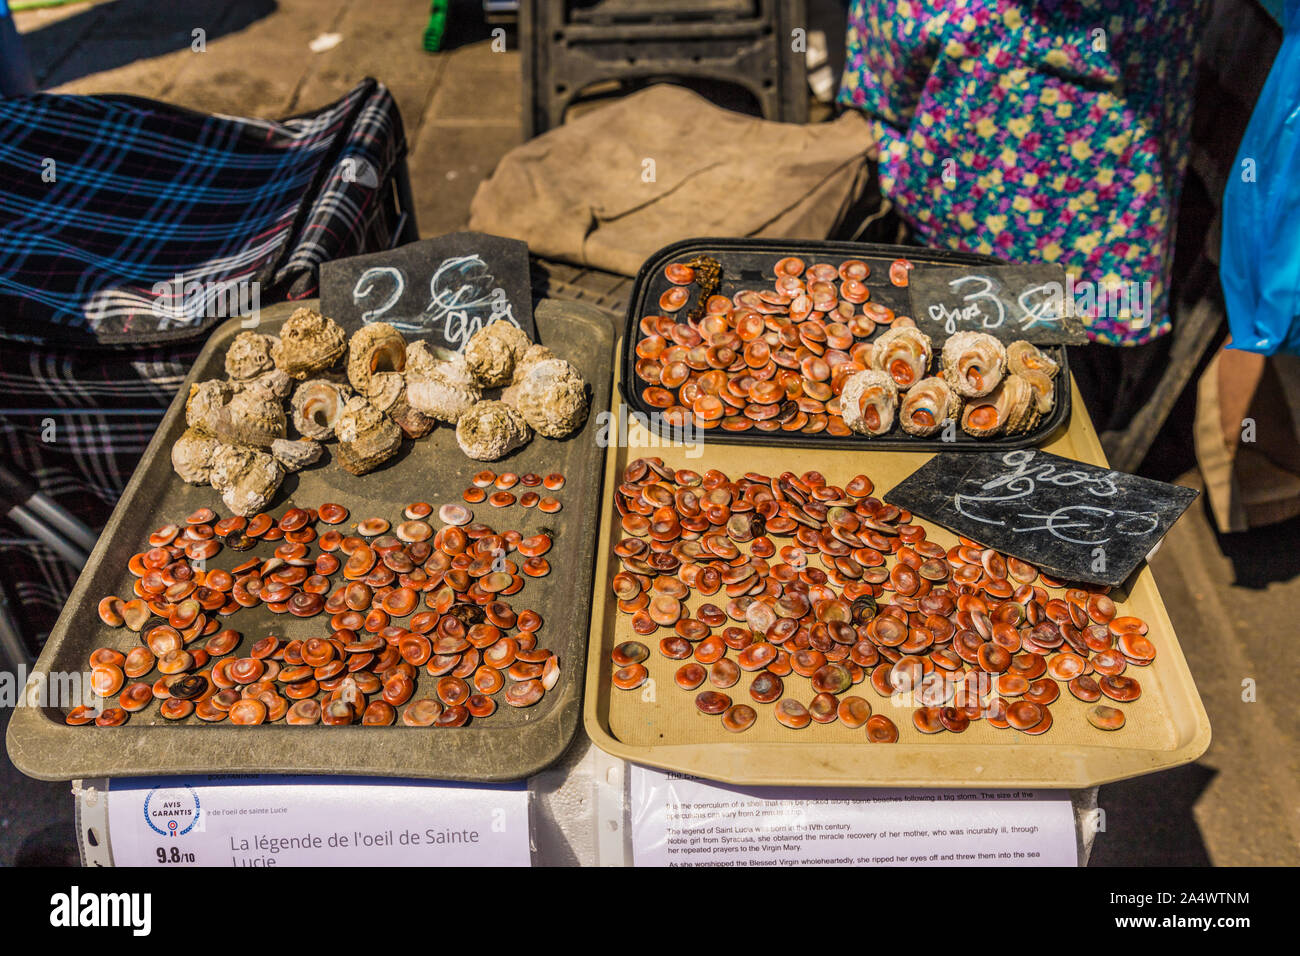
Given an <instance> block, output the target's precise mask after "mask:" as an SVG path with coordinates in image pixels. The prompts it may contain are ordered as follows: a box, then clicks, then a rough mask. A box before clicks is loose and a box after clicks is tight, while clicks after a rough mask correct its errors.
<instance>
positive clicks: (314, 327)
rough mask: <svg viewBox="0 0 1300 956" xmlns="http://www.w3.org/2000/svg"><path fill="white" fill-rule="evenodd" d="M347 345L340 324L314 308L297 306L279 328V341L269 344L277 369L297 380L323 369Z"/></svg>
mask: <svg viewBox="0 0 1300 956" xmlns="http://www.w3.org/2000/svg"><path fill="white" fill-rule="evenodd" d="M346 347H347V342H346V336H344V334H343V329H342V328H341V327H340V326H339V324H338V323H337V322H335V321H333V320H332V319H327V318H325V316H323V315H321V314H320V313H319V312H317V311H315V310H314V309H296V310H294V313H293V315H291V316H289V319H288V321H287V322H285V323H284V325H283V326H281V327H280V341H279V342H277V343H275V344H274V345H272V346H271V358H272V359H273V360H274V361H275V366H276V368H279V369H282V370H283V371H284V372H286V373H288V374H289V375H291V376H293V377H294V378H296V379H298V380H300V381H301V380H302V379H305V378H307V377H308V376H310V375H313V374H315V373H316V372H323V371H324V370H325V369H327V368H329V367H330V366H331V365H333V364H334V363H335V362H337V361H338V360H339V356H341V355H342V354H343V350H344V349H345V348H346Z"/></svg>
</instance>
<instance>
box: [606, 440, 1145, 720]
mask: <svg viewBox="0 0 1300 956" xmlns="http://www.w3.org/2000/svg"><path fill="white" fill-rule="evenodd" d="M873 491H874V486H873V484H872V482H871V480H870V479H869V478H867V477H866V476H865V475H857V476H856V477H854V478H853V479H851V480H850V481H849V482H848V483H847V484H846V485H844V486H843V487H839V486H835V485H830V484H828V483H827V481H826V479H825V478H824V477H823V476H822V475H821V474H819V473H817V472H815V471H809V472H805V473H804V474H803V475H795V474H792V473H790V472H786V473H785V474H782V475H779V476H777V477H775V478H772V477H769V476H766V475H760V474H754V473H747V474H745V475H744V476H743V477H741V478H739V479H737V480H732V479H730V478H729V477H728V476H726V475H725V474H723V473H722V472H720V471H716V470H711V471H708V472H706V473H704V474H703V475H700V474H697V473H695V472H693V471H689V470H684V469H683V470H673V469H672V468H669V467H667V466H666V465H664V463H663V461H662V460H660V459H658V458H639V459H636V460H635V461H632V462H631V463H630V464H628V466H627V468H626V469H625V470H624V472H623V476H622V481H621V483H620V484H619V485H618V487H617V488H616V489H615V490H614V503H615V505H616V507H617V509H618V513H619V515H620V516H621V520H622V527H623V530H624V531H625V532H626V533H627V535H628V537H626V538H624V539H622V540H621V541H619V542H618V544H617V545H616V546H615V547H614V553H615V554H616V555H617V556H618V557H619V559H620V560H621V562H622V566H623V570H622V571H620V572H619V573H617V574H616V575H615V576H614V578H613V581H612V587H613V591H614V594H615V595H616V596H617V598H618V607H619V610H620V611H622V612H623V613H624V614H628V615H630V616H631V627H632V630H633V631H634V632H635V633H636V634H637V635H640V636H642V637H646V638H651V637H657V638H659V644H658V649H659V653H660V654H661V655H662V656H664V657H666V658H668V659H670V660H674V661H682V662H683V663H682V665H681V667H680V668H679V669H678V670H677V672H676V676H675V680H676V683H677V684H678V685H679V686H680V687H682V688H683V689H684V690H688V691H696V690H697V689H698V688H700V687H701V686H703V684H704V683H705V681H706V680H707V681H708V682H709V683H710V684H711V686H712V688H713V689H709V690H704V691H699V692H698V693H697V695H696V698H695V704H696V707H697V708H698V709H699V710H700V711H701V712H702V713H705V714H716V715H720V716H721V717H722V720H723V725H724V726H725V727H726V728H727V729H728V730H733V731H737V732H739V731H743V730H745V729H747V728H748V727H750V726H752V725H753V724H754V723H755V721H756V720H757V717H758V713H757V711H756V710H755V708H754V707H752V706H750V704H748V703H739V704H738V703H734V702H733V700H732V698H731V697H730V696H729V695H728V694H726V693H724V691H726V690H729V689H731V688H733V687H736V686H737V685H738V684H739V683H740V681H741V678H742V677H743V676H744V675H746V674H748V675H751V677H750V679H749V680H748V681H747V684H748V686H747V687H746V690H747V691H748V694H749V697H750V698H751V699H752V700H753V702H754V703H756V704H760V705H773V708H772V709H773V715H774V716H775V718H776V720H777V721H778V722H780V723H781V724H783V725H784V726H786V727H790V728H792V729H799V728H803V727H807V726H808V725H809V724H810V723H812V722H818V723H832V722H835V721H839V722H840V723H842V724H845V725H847V726H849V727H854V728H856V727H862V726H864V725H865V727H866V733H867V738H868V739H869V740H871V741H875V742H893V741H896V740H897V739H898V728H897V726H896V725H895V724H894V722H893V721H892V720H891V719H890V718H889V717H887V716H885V715H883V714H874V715H873V714H872V708H871V704H870V702H869V701H868V700H867V699H866V698H865V697H862V696H861V695H858V694H854V693H851V691H852V689H853V688H854V687H856V686H858V685H865V684H866V683H870V685H871V687H872V689H873V691H874V692H875V693H876V694H878V695H879V696H881V697H883V698H887V699H890V700H891V703H892V704H894V705H895V706H900V707H910V708H912V714H911V716H912V722H913V725H914V726H915V727H916V729H917V730H919V731H921V732H922V733H927V734H929V733H939V732H941V731H945V730H946V731H950V732H952V733H961V732H962V731H964V730H965V729H966V728H967V727H969V726H970V723H971V721H975V720H987V721H988V723H989V724H990V725H991V726H993V727H996V728H999V729H1006V728H1013V729H1015V730H1018V731H1021V732H1022V733H1025V734H1031V735H1037V734H1042V733H1045V732H1046V731H1047V730H1048V729H1050V728H1051V726H1052V711H1051V708H1050V705H1051V704H1052V702H1053V701H1055V700H1056V699H1057V698H1058V697H1059V696H1060V694H1061V689H1060V686H1059V685H1061V684H1064V685H1066V687H1067V689H1068V691H1069V692H1070V693H1071V694H1072V695H1073V696H1075V697H1076V698H1078V699H1079V700H1081V701H1084V702H1087V703H1091V704H1094V705H1095V706H1094V707H1092V708H1091V709H1090V710H1089V711H1088V716H1087V719H1088V721H1089V723H1091V724H1092V725H1093V726H1094V727H1096V728H1098V729H1100V730H1118V729H1119V728H1120V727H1122V726H1123V725H1124V721H1125V718H1124V713H1123V710H1122V709H1120V708H1118V707H1113V706H1110V705H1109V704H1098V703H1097V702H1098V701H1100V700H1101V699H1102V698H1103V697H1105V698H1108V699H1109V700H1110V701H1111V702H1115V703H1128V702H1130V701H1133V700H1136V699H1137V698H1138V696H1139V695H1140V693H1141V686H1140V685H1139V683H1138V681H1137V680H1136V679H1135V678H1134V677H1132V676H1131V675H1129V674H1127V673H1126V671H1127V670H1128V669H1129V667H1130V666H1132V667H1143V666H1145V665H1147V664H1150V663H1151V661H1152V660H1153V659H1154V658H1155V653H1156V652H1155V647H1154V646H1153V645H1152V643H1151V641H1150V640H1148V638H1147V637H1146V633H1147V625H1146V624H1145V623H1144V622H1143V621H1142V620H1140V619H1139V618H1136V617H1131V616H1119V615H1117V612H1116V607H1115V604H1114V602H1113V601H1112V600H1111V599H1110V598H1109V597H1107V596H1106V594H1105V593H1104V591H1103V590H1099V589H1087V588H1082V587H1067V586H1066V585H1065V583H1064V582H1061V581H1056V580H1053V579H1050V578H1048V577H1047V576H1046V575H1042V574H1040V573H1039V571H1038V569H1036V568H1035V567H1033V566H1032V565H1029V564H1026V563H1025V562H1023V561H1020V560H1017V559H1016V558H1014V557H1006V556H1004V555H1002V554H1000V553H999V552H997V551H995V550H993V549H991V548H984V547H981V546H980V545H979V544H977V543H976V542H974V541H970V540H968V539H966V538H960V539H959V541H960V543H959V544H958V545H957V546H955V547H953V548H950V549H945V548H943V547H942V546H940V545H938V544H936V543H934V542H932V541H927V540H926V531H925V528H924V527H923V526H922V525H920V524H916V523H913V522H912V516H911V514H910V513H908V512H907V511H905V510H902V509H900V508H898V507H896V506H895V505H891V504H887V503H885V502H882V501H880V500H879V499H877V498H875V497H873V496H872V492H873ZM774 538H777V539H788V543H786V544H781V545H779V544H778V542H777V541H775V540H773V539H774ZM815 565H820V567H817V566H815ZM1049 588H1050V589H1052V590H1049ZM692 592H694V593H695V594H697V595H698V596H700V597H702V598H703V599H704V602H703V603H699V604H698V605H697V606H695V608H694V611H693V613H692V611H690V610H689V609H688V601H689V600H690V599H691V597H692ZM886 597H887V598H888V600H885V599H886ZM649 654H650V649H649V647H647V646H646V645H645V644H643V643H642V642H641V641H638V640H630V641H624V642H622V643H620V644H619V645H618V646H616V647H615V648H614V650H613V653H612V661H613V664H614V668H615V670H614V674H613V683H614V685H615V686H616V687H618V688H621V689H624V690H632V689H634V688H636V687H639V686H640V685H641V684H643V683H644V682H645V681H646V680H647V678H648V677H649V671H648V669H647V668H646V666H645V664H644V661H645V660H646V659H647V658H648V656H649ZM791 674H795V675H798V677H800V678H805V679H806V680H807V681H808V683H809V685H810V690H811V699H805V700H800V699H796V698H795V697H794V696H787V687H786V681H787V680H788V679H789V677H790V675H791ZM800 686H803V685H802V684H801V685H800Z"/></svg>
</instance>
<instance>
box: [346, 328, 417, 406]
mask: <svg viewBox="0 0 1300 956" xmlns="http://www.w3.org/2000/svg"><path fill="white" fill-rule="evenodd" d="M405 370H406V339H404V338H402V333H401V332H398V331H397V329H395V328H393V327H392V326H391V325H389V324H388V323H387V322H374V323H372V324H370V325H363V326H362V327H361V328H359V329H357V331H355V332H353V333H352V340H351V341H350V342H348V381H349V382H351V383H352V387H353V388H355V389H356V390H357V394H358V395H364V396H366V397H367V398H369V397H370V380H371V378H372V377H373V376H374V375H375V374H376V373H382V372H399V373H400V372H403V371H405Z"/></svg>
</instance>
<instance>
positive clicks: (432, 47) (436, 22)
mask: <svg viewBox="0 0 1300 956" xmlns="http://www.w3.org/2000/svg"><path fill="white" fill-rule="evenodd" d="M446 32H447V0H433V5H432V7H431V8H430V10H429V25H428V26H427V27H425V28H424V48H425V49H426V50H428V51H429V52H430V53H437V52H438V51H439V50H441V49H442V37H443V34H444V33H446Z"/></svg>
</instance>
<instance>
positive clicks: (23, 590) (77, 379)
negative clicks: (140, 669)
mask: <svg viewBox="0 0 1300 956" xmlns="http://www.w3.org/2000/svg"><path fill="white" fill-rule="evenodd" d="M200 344H201V343H194V344H192V345H189V346H183V347H182V346H174V345H166V346H158V347H155V348H152V349H142V350H133V351H129V352H128V351H124V350H113V351H92V350H89V349H67V350H59V351H53V350H49V349H37V348H23V347H21V346H15V345H13V344H12V343H0V458H2V459H3V460H4V462H5V464H6V465H7V466H8V467H10V468H11V469H13V470H15V471H18V472H20V473H22V474H25V475H27V476H29V477H31V478H32V479H33V480H34V481H35V482H36V484H37V485H38V486H39V487H40V489H41V491H43V492H44V493H45V494H46V495H47V496H49V497H50V498H52V499H53V500H54V501H56V502H58V503H59V504H60V505H62V506H63V507H64V508H66V509H67V510H68V512H69V513H71V514H72V515H73V516H74V517H76V518H78V519H80V520H81V521H84V522H85V523H86V524H88V525H90V526H91V527H92V528H95V529H99V528H102V527H103V526H104V525H105V524H106V523H107V522H108V518H109V515H110V514H112V511H113V506H114V505H116V504H117V499H118V498H119V497H120V496H121V493H122V489H123V488H125V487H126V483H127V481H128V479H130V477H131V474H132V472H133V471H134V470H135V466H136V464H137V462H138V461H139V460H140V456H141V455H142V454H143V453H144V450H145V448H146V447H147V446H148V444H149V440H150V439H151V438H152V437H153V433H154V431H155V430H156V429H157V427H158V423H159V422H160V421H161V420H162V416H163V412H165V411H166V409H167V406H168V404H169V403H170V402H171V399H172V396H173V395H174V394H175V392H176V390H177V388H178V387H179V386H180V384H181V382H182V381H183V380H184V378H185V376H186V375H187V374H188V373H189V369H190V366H191V365H192V364H193V363H194V359H195V358H196V357H197V355H198V353H199V348H200ZM79 570H80V569H77V568H73V567H71V566H70V565H69V564H68V563H67V562H66V561H65V560H63V559H62V558H61V557H60V556H59V555H58V554H57V553H55V552H54V551H53V550H51V549H50V548H49V547H48V546H46V545H45V544H43V543H42V542H40V541H38V540H37V539H35V538H33V537H31V536H30V535H29V534H28V533H27V532H26V531H24V530H23V529H21V528H19V527H18V525H16V524H14V523H13V522H12V521H10V520H8V519H6V518H3V517H0V576H2V583H3V587H4V589H5V591H6V593H7V594H8V596H9V599H10V604H11V610H12V612H13V614H14V617H15V618H16V619H17V623H18V626H19V628H20V630H21V631H22V633H23V635H24V636H25V637H26V638H27V640H28V642H29V643H31V644H33V648H32V649H33V650H36V649H37V647H38V646H39V644H40V643H41V642H42V641H43V639H44V635H46V634H48V633H49V632H50V630H51V629H52V628H53V627H54V622H55V620H56V619H57V618H58V616H59V612H60V611H61V610H62V609H63V603H64V601H66V600H67V597H68V593H69V592H70V591H71V590H72V585H73V584H74V583H75V582H76V577H77V573H78V571H79Z"/></svg>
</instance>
